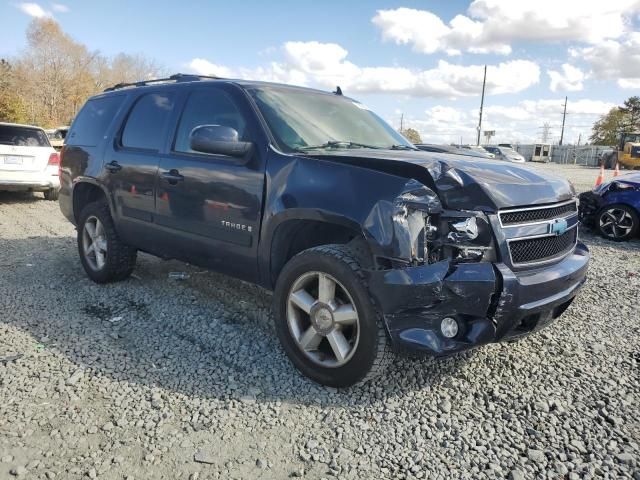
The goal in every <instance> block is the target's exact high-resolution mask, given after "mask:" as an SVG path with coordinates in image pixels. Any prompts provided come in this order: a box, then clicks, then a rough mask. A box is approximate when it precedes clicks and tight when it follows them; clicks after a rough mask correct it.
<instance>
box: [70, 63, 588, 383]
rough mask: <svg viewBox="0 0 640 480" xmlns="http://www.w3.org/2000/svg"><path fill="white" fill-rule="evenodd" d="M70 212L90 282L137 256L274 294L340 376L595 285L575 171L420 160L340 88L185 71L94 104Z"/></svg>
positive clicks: (287, 337)
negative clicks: (568, 174)
mask: <svg viewBox="0 0 640 480" xmlns="http://www.w3.org/2000/svg"><path fill="white" fill-rule="evenodd" d="M60 207H61V209H62V212H63V213H64V214H65V216H66V217H67V218H68V219H69V220H70V221H71V222H73V223H74V224H75V225H76V226H77V227H78V228H77V230H78V250H79V254H80V260H81V262H82V265H83V267H84V269H85V271H86V272H87V275H88V276H89V277H90V278H91V279H93V280H94V281H96V282H100V283H102V282H109V281H116V280H123V279H125V278H127V277H128V276H129V275H130V274H131V272H132V270H133V268H134V266H135V261H136V252H137V251H139V250H140V251H144V252H149V253H151V254H154V255H157V256H160V257H163V258H176V259H180V260H184V261H187V262H190V263H193V264H196V265H200V266H203V267H207V268H210V269H212V270H216V271H219V272H224V273H227V274H229V275H232V276H234V277H237V278H240V279H242V280H246V281H249V282H253V283H256V284H259V285H261V286H263V287H265V288H267V289H270V290H273V291H274V296H273V305H274V318H275V322H276V330H277V332H278V336H279V339H280V341H281V343H282V346H283V347H284V350H285V351H286V353H287V354H288V355H289V357H290V358H291V361H292V362H293V363H294V364H295V366H296V367H297V368H299V369H300V370H301V371H302V372H303V373H304V374H305V375H307V376H309V377H310V378H312V379H313V380H315V381H317V382H320V383H322V384H326V385H331V386H334V387H343V386H349V385H353V384H355V383H357V382H360V381H363V380H366V379H368V378H370V377H372V376H373V375H375V374H379V373H380V372H382V371H383V369H384V365H385V363H386V362H387V360H388V359H389V358H390V353H391V350H392V348H391V347H393V348H395V349H396V350H404V351H412V352H424V353H427V354H430V355H433V356H444V355H449V354H453V353H456V352H460V351H463V350H467V349H469V348H473V347H476V346H479V345H483V344H486V343H490V342H497V341H501V340H505V339H514V338H517V337H520V336H523V335H526V334H528V333H530V332H533V331H535V330H537V329H539V328H541V327H543V326H544V325H546V324H548V323H549V322H550V321H552V320H553V319H555V318H557V317H558V316H560V315H561V314H562V313H563V312H564V310H565V309H566V308H567V307H568V306H569V304H570V303H571V302H572V300H573V299H574V297H575V295H576V293H577V292H578V289H579V288H580V287H581V286H582V284H583V282H584V281H585V278H586V273H587V264H588V261H589V253H588V251H587V249H586V247H585V246H584V245H583V244H582V243H580V242H579V241H578V215H577V213H578V212H577V203H576V196H575V191H574V189H573V187H572V186H571V185H570V184H569V182H567V181H565V180H563V179H561V178H557V177H554V176H551V175H545V174H542V173H539V172H534V171H530V170H528V169H526V168H524V167H518V166H515V165H513V164H505V163H504V162H494V161H491V160H483V161H482V162H478V161H477V160H476V159H473V158H469V157H466V156H459V155H453V154H446V153H432V152H421V151H419V150H418V149H416V148H415V147H414V146H413V145H412V144H410V143H409V142H408V141H407V140H406V139H405V138H404V137H402V136H401V135H400V134H398V133H397V132H396V131H395V130H394V129H393V128H391V127H390V126H389V125H387V124H386V123H385V122H384V121H383V120H381V119H380V117H378V116H377V115H376V114H374V113H373V112H371V111H370V110H369V109H368V108H367V107H366V106H364V105H362V104H361V103H359V102H357V101H355V100H352V99H350V98H348V97H346V96H343V95H342V92H341V91H340V89H339V88H338V89H336V91H335V92H322V91H317V90H311V89H306V88H297V87H291V86H285V85H276V84H269V83H262V82H252V81H244V80H226V79H214V78H205V77H196V76H190V75H175V76H173V77H170V78H168V79H163V80H157V81H148V82H140V83H136V84H129V85H117V86H116V87H113V88H111V89H108V91H105V92H104V93H103V94H100V95H97V96H95V97H93V98H91V99H89V100H88V101H87V103H86V104H85V106H84V107H83V109H82V110H81V111H80V113H79V114H78V116H77V118H76V119H75V121H74V122H73V126H72V127H71V130H70V132H69V134H68V136H67V139H66V145H65V147H64V149H63V152H62V166H61V191H60Z"/></svg>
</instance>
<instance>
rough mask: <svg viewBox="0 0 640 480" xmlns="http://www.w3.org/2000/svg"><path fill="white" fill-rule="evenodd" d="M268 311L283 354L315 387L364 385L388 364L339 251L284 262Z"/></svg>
mask: <svg viewBox="0 0 640 480" xmlns="http://www.w3.org/2000/svg"><path fill="white" fill-rule="evenodd" d="M274 311H275V319H276V330H277V332H278V337H279V339H280V342H281V343H282V346H283V348H284V350H285V352H286V353H287V355H288V356H289V358H290V359H291V361H292V362H293V364H294V365H295V366H296V367H297V368H298V369H299V370H300V371H301V372H302V373H303V374H304V375H306V376H307V377H309V378H311V379H312V380H314V381H316V382H318V383H321V384H323V385H328V386H331V387H348V386H351V385H354V384H356V383H359V382H362V381H366V380H368V379H370V378H372V377H374V376H377V375H379V374H380V373H382V372H383V371H384V368H385V367H386V365H387V363H388V362H389V360H390V358H391V352H390V349H389V346H388V342H387V337H386V332H385V330H384V327H383V323H382V318H381V315H380V314H379V312H378V310H377V308H376V306H375V303H374V302H373V300H372V299H371V297H370V295H369V292H368V290H367V287H366V283H365V280H364V276H363V274H362V270H361V267H360V265H359V263H358V261H357V259H356V257H355V255H354V254H353V253H352V252H351V251H350V250H349V249H348V248H347V247H345V246H342V245H326V246H322V247H315V248H311V249H309V250H305V251H304V252H302V253H300V254H298V255H296V256H295V257H294V258H293V259H292V260H290V261H289V263H287V265H285V267H284V269H283V271H282V273H281V274H280V276H279V278H278V282H277V285H276V290H275V294H274Z"/></svg>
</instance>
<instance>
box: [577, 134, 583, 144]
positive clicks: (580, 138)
mask: <svg viewBox="0 0 640 480" xmlns="http://www.w3.org/2000/svg"><path fill="white" fill-rule="evenodd" d="M580 140H582V133H581V134H579V135H578V147H579V146H580Z"/></svg>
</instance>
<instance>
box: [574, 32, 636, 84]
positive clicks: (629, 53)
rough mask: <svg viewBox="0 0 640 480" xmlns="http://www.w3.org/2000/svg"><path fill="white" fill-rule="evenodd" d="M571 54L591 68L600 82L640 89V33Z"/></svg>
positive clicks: (575, 49)
mask: <svg viewBox="0 0 640 480" xmlns="http://www.w3.org/2000/svg"><path fill="white" fill-rule="evenodd" d="M569 54H570V55H571V56H572V57H574V58H577V59H581V60H584V61H585V62H587V63H588V64H589V65H590V66H591V70H592V74H593V76H594V77H595V78H597V79H600V80H615V81H616V82H617V84H618V86H619V87H621V88H640V32H633V33H630V34H628V35H627V36H625V38H623V39H622V40H620V41H618V40H608V41H606V42H602V43H600V44H598V45H594V46H592V47H586V48H572V49H570V50H569Z"/></svg>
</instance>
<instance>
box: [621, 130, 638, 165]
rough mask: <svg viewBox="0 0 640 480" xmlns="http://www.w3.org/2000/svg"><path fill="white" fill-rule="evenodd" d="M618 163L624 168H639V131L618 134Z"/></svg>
mask: <svg viewBox="0 0 640 480" xmlns="http://www.w3.org/2000/svg"><path fill="white" fill-rule="evenodd" d="M618 163H619V164H620V165H622V166H624V167H626V168H631V169H634V168H640V132H633V133H622V134H620V143H619V145H618Z"/></svg>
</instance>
